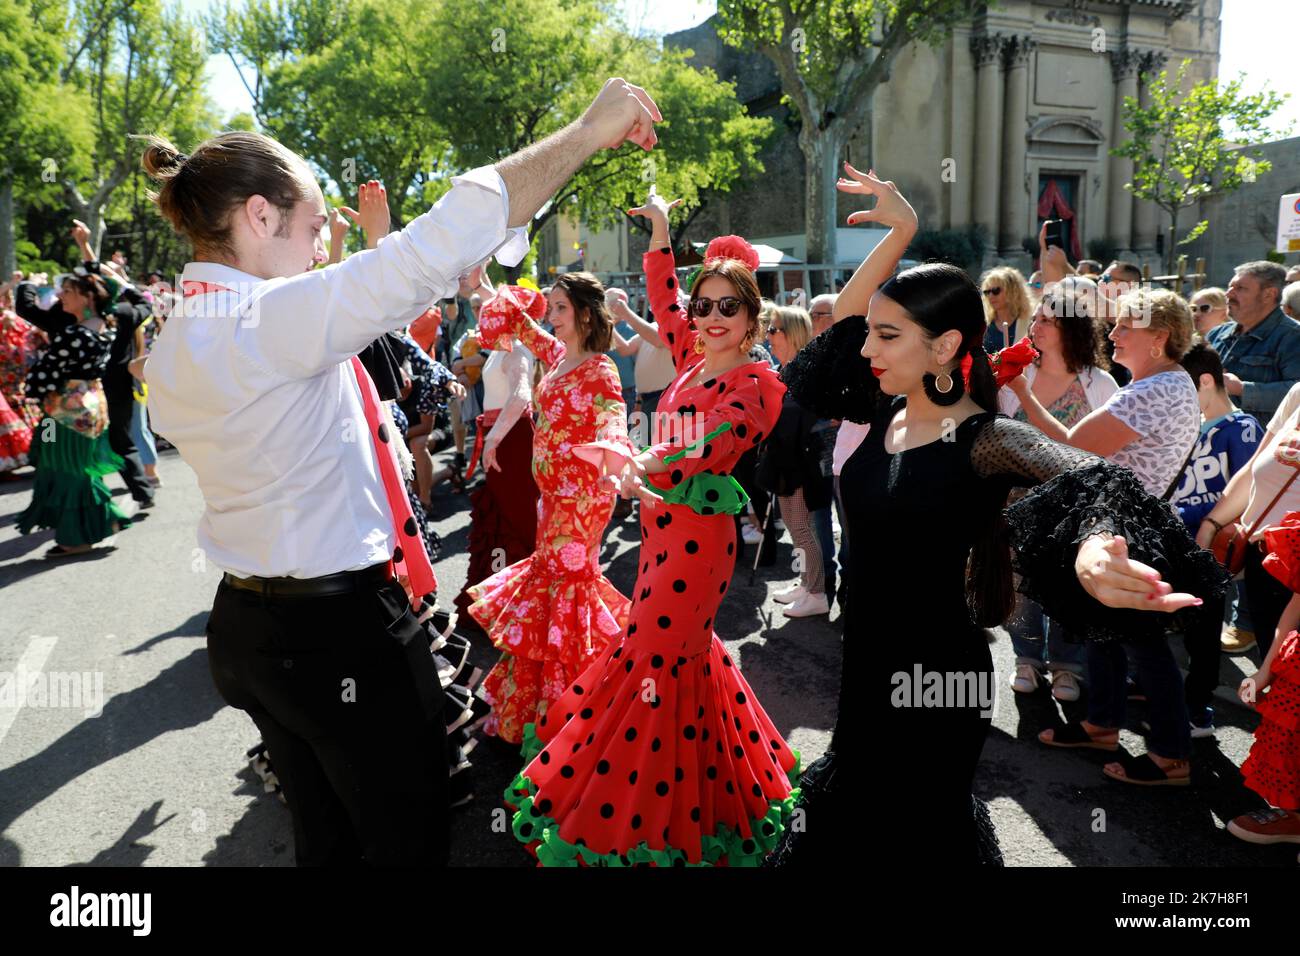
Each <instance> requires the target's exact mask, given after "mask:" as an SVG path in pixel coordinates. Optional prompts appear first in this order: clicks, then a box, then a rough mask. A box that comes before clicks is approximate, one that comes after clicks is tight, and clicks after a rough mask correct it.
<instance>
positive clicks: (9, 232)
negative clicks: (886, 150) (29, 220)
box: [0, 175, 18, 281]
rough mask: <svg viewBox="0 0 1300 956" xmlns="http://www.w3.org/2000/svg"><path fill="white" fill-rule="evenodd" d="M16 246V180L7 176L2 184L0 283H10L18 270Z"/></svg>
mask: <svg viewBox="0 0 1300 956" xmlns="http://www.w3.org/2000/svg"><path fill="white" fill-rule="evenodd" d="M14 246H15V242H14V180H13V177H12V176H8V175H7V176H6V177H5V178H4V181H3V182H0V281H8V279H9V276H10V274H11V273H13V271H14V269H16V268H18V256H17V251H16V250H15V248H14Z"/></svg>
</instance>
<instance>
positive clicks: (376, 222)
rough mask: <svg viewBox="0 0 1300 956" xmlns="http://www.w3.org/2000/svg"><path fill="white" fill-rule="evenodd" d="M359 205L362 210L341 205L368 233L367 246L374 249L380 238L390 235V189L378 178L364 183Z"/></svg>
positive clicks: (359, 190)
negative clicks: (385, 187)
mask: <svg viewBox="0 0 1300 956" xmlns="http://www.w3.org/2000/svg"><path fill="white" fill-rule="evenodd" d="M357 192H358V198H357V205H358V206H360V207H361V209H360V211H357V210H355V209H349V208H348V207H347V206H341V207H340V208H341V209H342V210H343V213H344V215H346V216H347V217H348V218H349V219H351V220H352V221H353V222H355V223H356V224H357V225H358V226H360V227H361V230H362V231H363V232H364V233H365V234H366V248H368V249H373V248H375V246H377V245H379V240H380V239H382V238H384V236H386V235H388V224H389V221H390V219H391V217H390V214H389V212H388V191H387V190H386V189H384V184H383V183H381V182H379V180H377V179H372V180H370V182H368V183H362V184H361V186H360V188H359V189H358V191H357Z"/></svg>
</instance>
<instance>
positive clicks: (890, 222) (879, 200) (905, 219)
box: [835, 163, 917, 230]
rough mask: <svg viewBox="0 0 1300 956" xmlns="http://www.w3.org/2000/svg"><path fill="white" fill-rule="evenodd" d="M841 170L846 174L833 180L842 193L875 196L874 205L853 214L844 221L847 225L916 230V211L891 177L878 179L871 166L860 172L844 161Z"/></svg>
mask: <svg viewBox="0 0 1300 956" xmlns="http://www.w3.org/2000/svg"><path fill="white" fill-rule="evenodd" d="M844 171H845V172H846V173H847V174H848V175H847V176H841V177H840V179H839V180H838V181H837V182H836V183H835V188H836V189H838V190H839V191H840V192H842V193H856V194H858V195H862V196H875V197H876V205H875V207H874V208H872V209H863V210H861V211H860V212H855V213H853V214H852V215H850V216H849V218H848V220H847V223H848V225H850V226H856V225H858V224H859V223H864V222H878V223H880V224H881V225H882V226H889V227H890V228H891V229H911V230H915V229H916V226H917V219H916V210H915V209H913V208H912V206H911V204H910V203H909V202H908V201H907V200H906V199H904V198H903V194H902V193H900V192H899V191H898V187H897V186H895V185H894V183H893V181H892V180H890V181H887V180H884V179H880V178H878V177H877V176H876V173H875V170H871V169H869V170H867V171H866V172H865V173H863V172H859V171H858V170H856V169H854V168H853V167H852V166H850V165H849V164H848V163H845V164H844Z"/></svg>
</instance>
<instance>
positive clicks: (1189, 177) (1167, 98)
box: [1111, 60, 1286, 272]
mask: <svg viewBox="0 0 1300 956" xmlns="http://www.w3.org/2000/svg"><path fill="white" fill-rule="evenodd" d="M1189 63H1190V61H1188V60H1184V61H1183V62H1182V64H1181V65H1180V66H1179V68H1178V72H1177V74H1176V75H1175V76H1174V78H1173V80H1172V81H1171V80H1170V79H1169V75H1168V72H1167V71H1164V72H1161V73H1160V75H1159V76H1156V77H1151V78H1150V80H1149V85H1148V89H1149V90H1150V96H1151V100H1150V103H1151V105H1150V106H1148V107H1145V108H1144V107H1142V106H1141V105H1140V104H1139V102H1138V101H1137V99H1135V98H1134V97H1131V96H1127V97H1125V98H1124V128H1125V129H1126V130H1127V131H1128V132H1129V134H1130V136H1131V137H1132V138H1131V139H1128V140H1126V141H1124V142H1123V143H1121V144H1120V145H1119V146H1117V147H1115V148H1114V149H1112V150H1111V152H1112V153H1114V154H1115V155H1116V156H1122V157H1125V158H1127V159H1131V160H1132V161H1133V181H1132V182H1130V183H1126V184H1125V188H1126V189H1128V190H1129V191H1130V192H1131V193H1132V194H1133V195H1134V196H1136V197H1137V198H1139V199H1145V200H1147V201H1149V202H1153V203H1155V204H1156V205H1158V206H1159V207H1160V208H1161V209H1163V210H1165V212H1167V213H1168V214H1169V217H1170V226H1169V241H1168V242H1167V243H1166V249H1165V254H1166V260H1167V261H1166V263H1165V265H1166V268H1168V269H1169V271H1170V272H1173V270H1174V266H1175V259H1176V253H1177V247H1178V246H1180V245H1186V244H1187V243H1189V242H1192V241H1193V240H1195V239H1196V238H1198V237H1199V236H1201V235H1202V234H1203V233H1204V232H1205V230H1206V229H1207V228H1208V227H1209V220H1201V221H1199V222H1197V223H1196V224H1195V225H1194V226H1193V227H1192V228H1191V229H1190V230H1189V231H1188V233H1187V235H1185V236H1183V237H1182V238H1181V239H1179V238H1178V220H1179V214H1180V212H1181V211H1182V210H1183V209H1186V208H1187V207H1188V206H1192V205H1195V204H1197V203H1199V202H1201V201H1202V200H1205V199H1209V198H1210V197H1212V196H1219V195H1224V194H1226V193H1230V192H1233V191H1234V190H1236V189H1238V188H1240V187H1241V185H1242V184H1243V183H1246V182H1252V181H1254V179H1255V178H1256V177H1257V176H1258V175H1260V174H1262V173H1266V172H1268V171H1269V169H1271V168H1272V164H1271V163H1269V161H1268V160H1266V159H1264V158H1263V154H1262V153H1261V152H1260V150H1259V149H1258V144H1259V143H1261V142H1264V141H1265V140H1267V139H1269V138H1272V137H1273V136H1274V135H1276V134H1275V133H1274V132H1273V131H1271V130H1270V129H1269V128H1268V126H1267V122H1268V118H1269V117H1270V116H1272V115H1273V113H1275V112H1276V111H1277V109H1278V107H1280V106H1281V105H1282V103H1283V102H1285V100H1286V97H1285V96H1279V95H1277V94H1276V93H1272V92H1267V91H1265V92H1261V93H1255V94H1245V93H1243V92H1242V80H1243V78H1242V77H1238V78H1237V79H1235V80H1231V81H1229V82H1227V83H1224V84H1223V85H1220V84H1219V81H1217V80H1206V81H1204V82H1202V83H1197V84H1195V85H1194V86H1191V87H1190V88H1187V89H1186V92H1184V87H1185V84H1184V78H1185V76H1186V73H1187V68H1188V65H1189ZM1229 129H1231V130H1232V132H1231V134H1229Z"/></svg>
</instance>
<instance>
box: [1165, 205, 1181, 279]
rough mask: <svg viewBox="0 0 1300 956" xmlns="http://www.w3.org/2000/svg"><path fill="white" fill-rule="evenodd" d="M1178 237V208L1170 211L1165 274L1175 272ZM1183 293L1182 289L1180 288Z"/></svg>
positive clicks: (1169, 274) (1168, 274)
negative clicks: (1176, 241)
mask: <svg viewBox="0 0 1300 956" xmlns="http://www.w3.org/2000/svg"><path fill="white" fill-rule="evenodd" d="M1177 238H1178V210H1177V209H1171V210H1170V211H1169V241H1168V242H1167V243H1165V275H1167V276H1171V275H1173V274H1174V264H1175V263H1176V262H1177V261H1178V253H1177V246H1176V243H1175V240H1176V239H1177ZM1178 291H1179V294H1180V295H1181V294H1182V290H1181V289H1180V290H1178Z"/></svg>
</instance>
